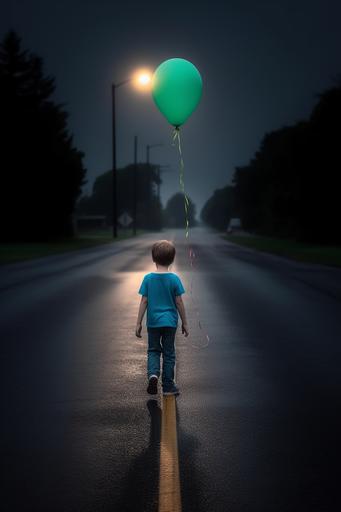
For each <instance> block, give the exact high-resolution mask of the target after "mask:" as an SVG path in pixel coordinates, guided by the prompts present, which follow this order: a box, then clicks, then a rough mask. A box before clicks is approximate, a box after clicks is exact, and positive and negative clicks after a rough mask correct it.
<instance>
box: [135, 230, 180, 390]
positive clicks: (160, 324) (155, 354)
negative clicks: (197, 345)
mask: <svg viewBox="0 0 341 512" xmlns="http://www.w3.org/2000/svg"><path fill="white" fill-rule="evenodd" d="M152 258H153V261H154V263H155V264H156V272H150V273H149V274H146V275H145V276H144V278H143V281H142V284H141V286H140V289H139V292H138V293H139V294H141V295H142V297H141V302H140V308H139V312H138V317H137V323H136V336H137V337H138V338H142V336H141V330H142V319H143V315H144V313H145V311H146V309H147V331H148V360H147V375H148V380H149V383H148V388H147V392H148V393H150V394H151V395H155V394H156V393H157V383H158V379H159V377H160V355H161V352H162V391H163V394H164V395H178V394H179V389H178V388H177V386H176V385H175V383H174V366H175V347H174V340H175V333H176V329H177V326H178V312H179V314H180V317H181V320H182V333H183V334H184V335H185V336H186V337H187V336H188V334H189V331H188V325H187V319H186V311H185V306H184V303H183V301H182V298H181V295H182V294H183V293H185V289H184V287H183V285H182V282H181V280H180V278H179V277H178V276H177V275H176V274H174V273H173V272H169V270H168V268H169V266H170V265H171V264H172V263H173V261H174V258H175V247H174V245H173V244H172V242H169V241H168V240H160V241H159V242H156V243H155V244H154V245H153V247H152Z"/></svg>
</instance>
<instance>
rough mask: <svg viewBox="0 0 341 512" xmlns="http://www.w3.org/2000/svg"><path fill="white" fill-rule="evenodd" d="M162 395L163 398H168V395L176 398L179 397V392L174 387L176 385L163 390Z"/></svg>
mask: <svg viewBox="0 0 341 512" xmlns="http://www.w3.org/2000/svg"><path fill="white" fill-rule="evenodd" d="M162 394H163V395H164V396H170V395H175V396H178V395H180V391H179V389H178V388H177V387H176V385H175V384H173V386H171V387H167V388H164V389H163V391H162Z"/></svg>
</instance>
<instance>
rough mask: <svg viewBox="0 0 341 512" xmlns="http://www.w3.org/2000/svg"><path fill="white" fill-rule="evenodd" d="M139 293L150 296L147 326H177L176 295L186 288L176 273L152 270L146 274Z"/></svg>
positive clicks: (183, 291)
mask: <svg viewBox="0 0 341 512" xmlns="http://www.w3.org/2000/svg"><path fill="white" fill-rule="evenodd" d="M138 293H139V294H140V295H144V296H145V297H147V298H148V305H147V327H177V325H178V310H177V307H176V302H175V297H176V296H177V295H181V294H183V293H185V289H184V287H183V285H182V282H181V281H180V278H179V277H178V276H177V275H176V274H174V273H173V272H150V274H146V275H145V276H144V278H143V281H142V283H141V286H140V289H139V292H138Z"/></svg>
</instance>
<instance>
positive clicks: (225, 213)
mask: <svg viewBox="0 0 341 512" xmlns="http://www.w3.org/2000/svg"><path fill="white" fill-rule="evenodd" d="M235 215H236V207H235V198H234V187H233V186H231V185H227V186H226V187H224V188H220V189H217V190H215V191H214V193H213V196H211V197H210V198H209V199H208V201H206V203H205V204H204V206H203V208H202V210H201V212H200V217H201V219H202V221H203V222H204V223H205V224H208V225H209V226H212V227H214V228H216V229H219V230H225V229H226V228H227V226H228V223H229V221H230V219H231V217H234V216H235Z"/></svg>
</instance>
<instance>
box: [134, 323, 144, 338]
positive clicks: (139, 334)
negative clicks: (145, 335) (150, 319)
mask: <svg viewBox="0 0 341 512" xmlns="http://www.w3.org/2000/svg"><path fill="white" fill-rule="evenodd" d="M141 331H142V324H136V330H135V334H136V336H137V337H138V338H142V336H141Z"/></svg>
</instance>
